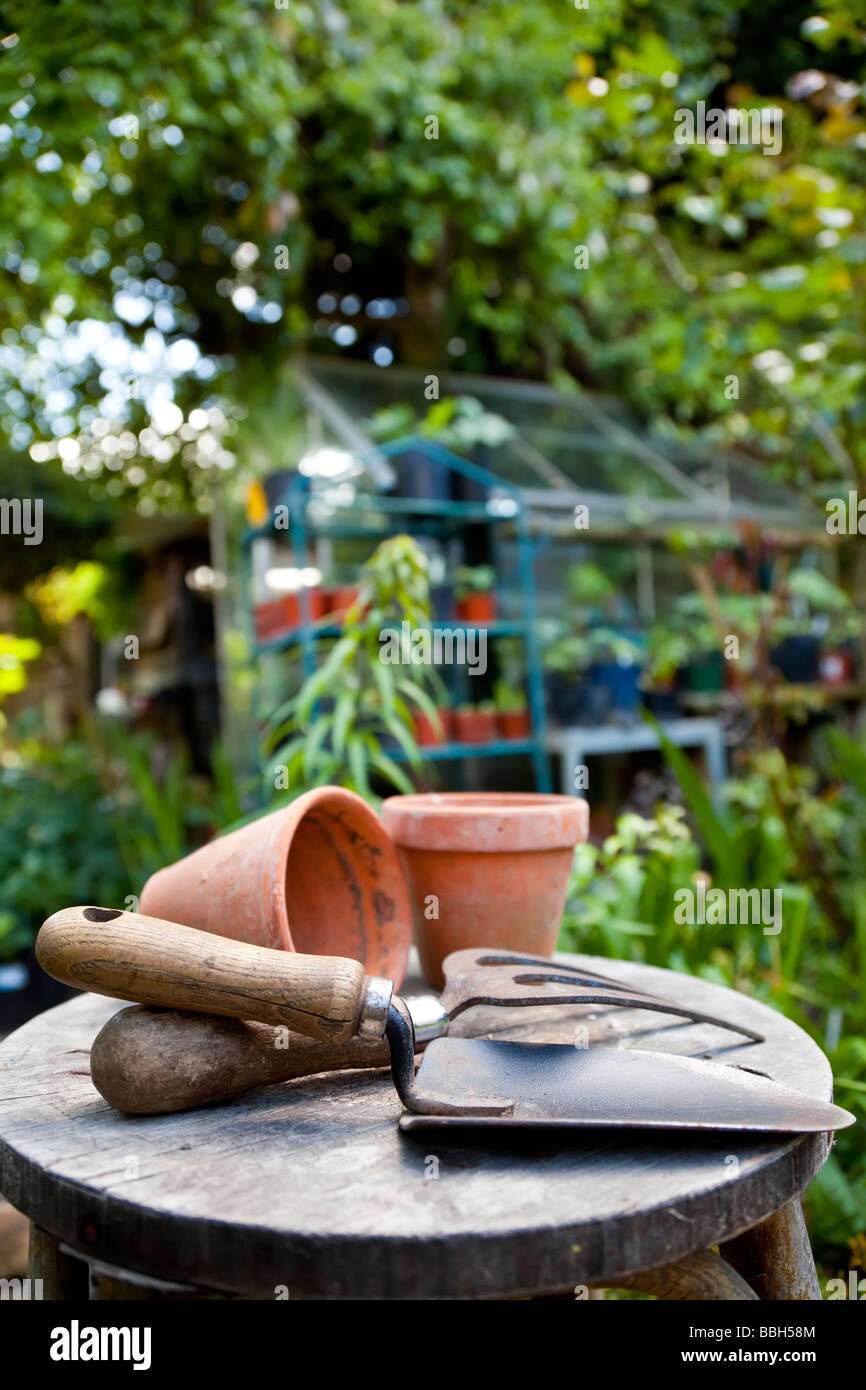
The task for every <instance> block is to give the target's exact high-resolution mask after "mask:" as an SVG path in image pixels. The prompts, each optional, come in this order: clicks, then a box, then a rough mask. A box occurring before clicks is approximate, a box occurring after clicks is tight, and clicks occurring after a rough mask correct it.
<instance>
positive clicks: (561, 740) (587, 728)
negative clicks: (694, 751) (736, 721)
mask: <svg viewBox="0 0 866 1390" xmlns="http://www.w3.org/2000/svg"><path fill="white" fill-rule="evenodd" d="M661 727H662V730H663V732H664V734H665V736H666V737H667V738H668V739H670V741H671V743H673V744H676V745H677V747H679V748H702V749H703V750H704V756H705V758H706V766H707V776H708V778H709V782H710V785H711V787H713V789H714V790H715V789H717V788H718V787H719V786H720V784H721V783H722V782H723V781H724V780H725V777H726V775H727V754H726V752H725V744H724V739H723V736H722V727H721V724H720V723H719V721H718V719H671V720H668V721H662V724H661ZM545 745H546V747H547V750H548V752H550V753H553V754H554V755H556V756H557V757H558V758H559V762H560V788H561V790H562V791H563V792H565V793H566V794H570V795H573V796H583V795H584V791H585V789H584V788H582V787H579V786H576V785H575V782H576V781H577V780H578V779H577V778H576V776H575V773H576V770H577V769H578V768H580V767H583V766H585V763H586V759H587V758H588V757H590V758H591V757H597V756H600V755H605V754H614V753H633V752H639V751H641V750H643V749H654V748H659V747H660V744H659V738H658V734H657V733H656V730H655V728H654V727H653V725H652V724H643V723H636V724H595V725H580V724H572V725H569V726H568V727H567V728H562V729H550V730H549V731H548V734H547V737H546V739H545Z"/></svg>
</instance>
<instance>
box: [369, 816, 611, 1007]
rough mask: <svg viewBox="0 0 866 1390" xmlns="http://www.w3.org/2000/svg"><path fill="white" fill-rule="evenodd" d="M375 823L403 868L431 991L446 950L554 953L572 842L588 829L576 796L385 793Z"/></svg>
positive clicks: (438, 979)
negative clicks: (485, 948) (380, 823)
mask: <svg viewBox="0 0 866 1390" xmlns="http://www.w3.org/2000/svg"><path fill="white" fill-rule="evenodd" d="M382 820H383V822H384V825H385V828H386V830H387V831H388V833H389V835H390V836H391V838H392V840H393V841H394V843H395V844H396V845H397V846H398V848H399V850H400V853H401V855H402V856H403V862H404V864H405V866H406V872H407V874H408V878H409V891H410V895H411V899H412V917H413V921H414V925H415V940H416V942H417V945H418V951H419V954H420V956H421V967H422V969H423V971H424V978H425V979H426V980H427V981H428V983H429V984H431V985H433V986H435V987H438V988H441V986H442V983H443V975H442V961H443V960H444V959H445V957H446V956H447V955H449V954H450V953H451V951H459V950H462V949H464V948H466V947H471V946H490V947H494V948H497V947H498V948H500V949H502V950H511V951H526V952H528V953H531V954H533V955H543V956H547V955H550V953H551V952H552V951H553V950H554V948H555V946H556V938H557V934H558V932H559V923H560V919H561V917H562V911H563V908H564V906H565V895H566V890H567V887H568V877H569V872H570V870H571V861H572V855H573V851H574V847H575V845H576V844H578V843H579V842H580V841H582V840H585V839H586V836H587V832H588V828H589V808H588V806H587V804H586V802H585V801H583V800H581V799H580V798H578V797H571V796H533V795H523V794H520V793H516V792H515V793H496V792H490V793H481V794H476V793H474V792H448V793H443V794H437V793H430V794H427V795H419V796H392V797H389V798H388V800H387V801H385V803H384V805H383V806H382Z"/></svg>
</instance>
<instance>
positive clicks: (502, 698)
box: [494, 680, 531, 739]
mask: <svg viewBox="0 0 866 1390" xmlns="http://www.w3.org/2000/svg"><path fill="white" fill-rule="evenodd" d="M494 700H495V704H496V721H497V724H498V725H499V733H500V736H501V737H502V738H505V739H523V738H528V737H529V734H530V729H531V726H530V721H529V708H528V706H527V703H526V696H525V695H524V693H523V691H522V690H518V689H517V687H516V686H514V685H509V683H508V682H507V681H504V680H499V681H497V682H496V686H495V689H494Z"/></svg>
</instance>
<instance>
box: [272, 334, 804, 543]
mask: <svg viewBox="0 0 866 1390" xmlns="http://www.w3.org/2000/svg"><path fill="white" fill-rule="evenodd" d="M297 372H298V377H299V381H300V384H301V388H302V391H303V393H304V395H305V397H306V399H307V402H308V405H309V406H310V407H311V408H312V409H313V410H314V411H315V413H316V414H317V416H318V417H319V420H320V422H321V424H322V426H323V428H324V429H325V430H327V432H328V434H329V435H330V436H331V437H332V438H333V439H334V440H335V441H336V442H337V443H339V444H340V445H341V446H342V447H343V448H345V449H348V450H350V451H351V452H352V453H353V454H354V455H355V456H356V457H357V458H358V459H359V460H361V461H362V462H363V464H364V466H365V468H366V471H367V472H368V474H369V475H370V479H371V483H372V485H373V487H374V488H379V489H381V488H384V487H387V486H388V484H389V482H390V480H391V477H392V475H391V472H390V468H389V464H388V462H387V459H386V458H385V456H384V454H383V453H382V452H381V451H380V450H379V449H378V448H377V447H376V445H375V444H374V443H373V442H372V440H371V438H370V435H369V433H368V429H369V421H370V418H371V417H372V416H373V415H375V414H376V412H377V411H379V410H382V409H384V408H386V407H394V406H399V405H405V404H406V403H410V404H411V405H412V406H413V408H414V409H415V413H416V415H417V416H418V417H422V416H423V415H424V414H425V413H426V411H427V409H429V406H430V405H431V404H432V402H429V401H427V400H426V399H425V380H426V379H427V378H428V376H429V371H425V370H424V369H423V368H409V367H398V366H391V367H387V368H381V367H376V366H373V365H367V364H366V363H361V362H355V361H347V360H338V359H331V358H324V357H319V358H306V359H304V360H303V361H301V362H299V363H297ZM436 375H437V377H438V380H439V388H438V389H439V394H440V397H442V398H444V397H446V396H470V397H474V398H475V399H476V400H477V401H479V402H480V403H481V405H482V406H483V408H484V410H485V411H488V412H490V413H492V414H495V415H498V416H501V417H502V418H503V419H505V420H506V421H507V422H508V424H509V425H510V426H512V432H511V433H510V435H509V437H508V438H506V439H504V440H502V441H500V442H497V443H495V444H491V445H488V446H485V451H484V457H483V459H482V460H480V461H482V462H483V464H484V467H485V468H487V469H488V470H489V471H490V472H491V473H493V474H495V475H496V477H497V478H499V479H501V481H502V482H503V483H504V484H505V485H506V486H510V487H519V488H521V489H522V490H523V492H524V494H525V498H526V501H527V502H528V504H529V508H530V515H531V517H532V522H533V526H534V528H535V529H543V530H548V531H556V530H560V529H572V528H573V509H574V506H575V505H576V504H577V503H578V502H583V503H586V504H587V505H588V506H589V508H590V514H591V516H592V519H593V529H595V528H596V526H598V528H599V530H600V531H606V532H607V533H608V534H622V533H623V532H624V531H633V530H634V529H636V528H638V529H644V530H647V531H662V532H663V531H664V530H666V529H670V528H671V527H672V526H677V525H680V526H697V527H699V528H710V529H712V530H714V531H720V530H725V529H729V528H732V527H734V526H736V524H737V523H738V522H741V521H744V520H750V521H753V522H755V523H756V524H758V525H760V526H761V527H762V528H765V529H766V530H767V531H769V532H775V533H777V534H778V535H779V536H788V537H804V538H805V537H808V538H811V539H814V538H816V537H817V536H818V534H819V533H823V532H824V526H823V517H821V516H819V515H818V514H817V513H816V512H815V511H814V510H812V509H810V508H809V507H808V505H807V504H805V503H804V504H800V503H799V502H798V501H792V498H791V495H790V493H789V492H786V491H783V490H781V489H779V488H776V487H774V486H773V485H772V484H770V483H769V482H767V480H766V479H763V478H762V477H760V475H759V473H758V468H757V465H756V464H755V463H754V461H753V460H749V459H746V458H745V457H744V456H743V455H740V454H737V453H736V452H735V451H731V450H715V451H713V450H709V449H707V448H706V447H705V446H704V447H702V448H698V447H695V448H688V447H686V446H684V445H682V444H679V443H673V442H671V441H667V440H665V441H660V440H659V439H658V438H656V437H654V436H652V435H650V434H649V433H648V432H647V431H646V430H641V429H640V428H639V427H637V426H636V425H635V424H634V422H633V421H632V420H631V419H630V417H629V416H628V414H627V412H626V410H625V408H624V407H623V405H622V403H621V402H619V401H617V400H616V399H613V398H610V397H600V396H591V395H588V394H587V393H585V392H579V393H576V394H574V395H571V394H566V393H565V392H562V391H560V390H557V389H556V388H555V387H552V386H549V385H547V384H545V383H543V382H535V381H518V380H512V379H510V378H508V379H504V378H494V377H481V376H469V375H466V374H464V373H457V372H437V373H436ZM416 403H417V405H416ZM411 432H412V433H417V430H413V431H411ZM452 447H453V446H452Z"/></svg>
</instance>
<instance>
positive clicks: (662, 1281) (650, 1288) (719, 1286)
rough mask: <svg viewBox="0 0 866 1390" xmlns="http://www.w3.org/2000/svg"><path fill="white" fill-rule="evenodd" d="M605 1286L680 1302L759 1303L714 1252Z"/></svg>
mask: <svg viewBox="0 0 866 1390" xmlns="http://www.w3.org/2000/svg"><path fill="white" fill-rule="evenodd" d="M605 1286H606V1287H607V1288H611V1289H638V1290H639V1291H640V1292H641V1293H651V1294H654V1295H655V1297H656V1298H661V1299H664V1300H665V1301H668V1302H674V1301H678V1300H680V1299H697V1300H699V1301H709V1300H711V1299H720V1300H732V1299H733V1300H742V1301H744V1302H747V1301H749V1300H754V1301H757V1298H758V1295H757V1294H756V1293H754V1292H753V1290H752V1289H750V1288H749V1286H748V1284H747V1283H746V1281H745V1279H741V1278H740V1276H739V1274H737V1272H736V1270H734V1269H732V1268H731V1266H730V1265H729V1264H727V1262H726V1261H725V1260H723V1259H721V1258H720V1256H718V1255H714V1254H713V1252H712V1250H696V1251H695V1252H694V1254H692V1255H687V1256H686V1257H685V1259H682V1260H676V1261H675V1262H674V1263H673V1264H669V1265H663V1266H662V1267H661V1268H660V1269H645V1270H642V1271H641V1272H640V1273H639V1274H627V1275H623V1276H620V1277H618V1278H616V1279H607V1280H606V1281H605Z"/></svg>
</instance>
